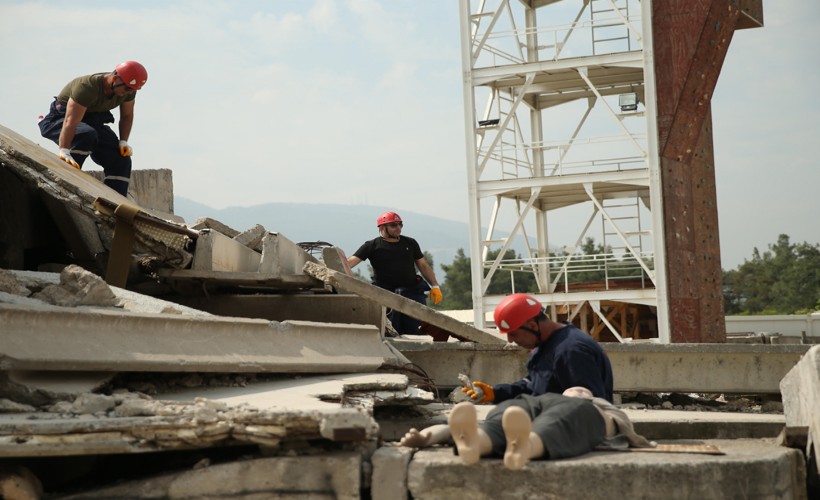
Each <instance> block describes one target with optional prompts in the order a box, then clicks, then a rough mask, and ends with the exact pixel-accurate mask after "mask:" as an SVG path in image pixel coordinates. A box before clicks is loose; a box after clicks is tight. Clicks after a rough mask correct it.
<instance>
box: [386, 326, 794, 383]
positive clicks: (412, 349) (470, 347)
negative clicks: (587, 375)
mask: <svg viewBox="0 0 820 500" xmlns="http://www.w3.org/2000/svg"><path fill="white" fill-rule="evenodd" d="M390 341H391V342H393V345H394V346H395V347H396V348H398V349H399V350H400V351H401V352H402V354H404V355H405V356H406V357H407V358H408V359H410V360H411V361H412V362H413V363H415V364H417V365H418V366H420V367H421V368H422V369H424V370H425V372H427V373H428V374H429V375H430V376H431V377H432V378H433V379H434V380H435V381H436V383H437V384H438V385H439V386H442V387H445V388H446V387H455V386H456V385H458V374H459V373H465V374H467V375H468V376H470V378H472V379H474V380H483V381H485V382H487V383H492V384H497V383H509V382H514V381H516V380H519V379H521V378H523V377H524V376H525V375H526V369H525V367H524V364H525V363H526V361H527V357H528V355H529V353H528V352H527V351H526V350H525V349H521V348H518V347H516V346H513V345H509V346H508V347H506V348H505V347H503V346H502V347H500V348H499V346H484V345H482V346H478V345H476V344H472V343H467V342H446V343H445V342H422V341H412V340H406V339H391V340H390ZM601 346H602V347H603V348H604V350H605V351H606V353H607V355H608V356H609V360H610V361H611V362H612V371H613V374H614V379H615V380H614V388H615V391H620V392H633V391H643V392H683V393H687V392H707V393H751V394H764V393H777V392H779V391H780V379H781V378H782V377H783V376H784V375H785V374H786V373H787V372H788V371H789V370H790V369H791V368H792V367H793V366H794V365H795V364H796V363H797V361H798V360H799V359H800V357H801V356H802V355H803V353H805V352H806V351H807V350H808V349H809V347H810V346H808V345H795V344H791V345H768V344H767V345H763V344H757V345H752V344H668V345H664V344H620V343H610V342H605V343H602V344H601Z"/></svg>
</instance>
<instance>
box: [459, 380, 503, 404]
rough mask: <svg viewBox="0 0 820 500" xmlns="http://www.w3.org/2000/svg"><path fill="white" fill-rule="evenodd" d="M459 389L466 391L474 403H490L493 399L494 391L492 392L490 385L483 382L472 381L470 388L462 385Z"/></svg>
mask: <svg viewBox="0 0 820 500" xmlns="http://www.w3.org/2000/svg"><path fill="white" fill-rule="evenodd" d="M461 390H462V391H463V392H466V393H467V395H468V396H470V397H471V398H472V399H473V401H475V402H476V403H492V402H493V401H495V392H493V388H492V386H489V385H487V384H485V383H484V382H473V388H472V389H468V388H466V387H462V388H461Z"/></svg>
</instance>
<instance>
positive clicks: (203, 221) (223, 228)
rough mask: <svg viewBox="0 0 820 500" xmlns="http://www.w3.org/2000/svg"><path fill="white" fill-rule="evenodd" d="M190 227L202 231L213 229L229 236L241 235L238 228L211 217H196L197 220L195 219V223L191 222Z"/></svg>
mask: <svg viewBox="0 0 820 500" xmlns="http://www.w3.org/2000/svg"><path fill="white" fill-rule="evenodd" d="M188 227H189V228H190V229H193V230H195V231H200V230H202V229H213V230H214V231H216V232H218V233H222V234H224V235H225V236H227V237H228V238H235V237H236V236H237V235H239V231H237V230H236V229H234V228H232V227H230V226H228V225H227V224H223V223H222V222H220V221H218V220H216V219H212V218H210V217H199V218H197V219H196V221H194V223H193V224H190V225H189V226H188Z"/></svg>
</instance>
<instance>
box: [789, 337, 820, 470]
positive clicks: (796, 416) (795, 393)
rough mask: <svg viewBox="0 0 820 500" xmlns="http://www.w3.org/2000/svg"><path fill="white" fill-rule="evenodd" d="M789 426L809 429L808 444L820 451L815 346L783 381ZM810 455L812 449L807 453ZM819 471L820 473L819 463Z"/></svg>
mask: <svg viewBox="0 0 820 500" xmlns="http://www.w3.org/2000/svg"><path fill="white" fill-rule="evenodd" d="M780 393H781V394H782V397H783V413H784V415H785V417H786V427H787V428H790V427H808V430H809V438H810V439H809V441H808V442H809V444H808V446H812V447H813V448H814V451H813V455H814V456H815V457H816V456H817V453H818V452H820V346H814V347H812V348H811V349H809V351H808V352H807V353H806V354H805V355H804V356H803V357H802V358H801V359H800V361H799V362H798V363H797V364H796V365H795V366H794V368H792V369H791V370H790V371H789V372H788V373H787V374H786V376H785V377H783V380H781V381H780ZM806 451H807V452H810V451H811V450H806ZM815 463H816V464H817V472H818V473H820V460H817V461H816V462H815Z"/></svg>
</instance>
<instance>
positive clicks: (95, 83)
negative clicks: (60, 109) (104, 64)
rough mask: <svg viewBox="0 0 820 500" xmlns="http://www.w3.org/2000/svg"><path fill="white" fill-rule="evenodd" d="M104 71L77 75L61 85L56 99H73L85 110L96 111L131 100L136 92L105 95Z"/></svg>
mask: <svg viewBox="0 0 820 500" xmlns="http://www.w3.org/2000/svg"><path fill="white" fill-rule="evenodd" d="M105 75H106V73H95V74H93V75H87V76H80V77H77V78H75V79H73V80H71V81H70V82H68V84H67V85H66V86H65V87H63V90H61V91H60V95H58V96H57V100H58V101H59V102H61V103H63V104H66V103H68V99H69V98H71V99H74V101H75V102H76V103H77V104H80V105H82V106H85V107H86V108H87V109H86V112H88V113H98V112H103V111H111V110H112V109H114V108H116V107H119V105H120V104H122V103H124V102H126V101H133V100H134V98H135V97H136V96H137V94H136V93H131V94H126V95H124V96H118V95H116V94H114V95H112V96H111V97H107V96H106V95H105V92H104V91H103V79H104V78H105Z"/></svg>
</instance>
